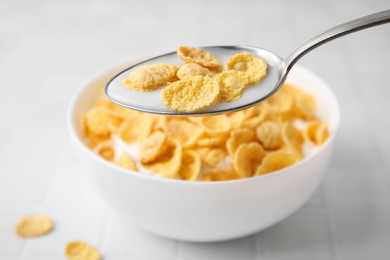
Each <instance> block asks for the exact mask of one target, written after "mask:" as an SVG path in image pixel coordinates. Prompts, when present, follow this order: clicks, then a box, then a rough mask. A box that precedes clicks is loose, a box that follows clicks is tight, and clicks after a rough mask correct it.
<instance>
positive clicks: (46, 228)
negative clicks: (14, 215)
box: [15, 216, 53, 237]
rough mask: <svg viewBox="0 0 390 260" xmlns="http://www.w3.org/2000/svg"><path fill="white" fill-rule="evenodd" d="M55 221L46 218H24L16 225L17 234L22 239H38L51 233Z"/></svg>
mask: <svg viewBox="0 0 390 260" xmlns="http://www.w3.org/2000/svg"><path fill="white" fill-rule="evenodd" d="M52 229H53V221H52V220H51V218H49V217H46V216H23V217H21V218H20V219H19V222H18V223H17V225H16V228H15V231H16V234H18V236H20V237H37V236H42V235H45V234H47V233H49V232H50V231H51V230H52Z"/></svg>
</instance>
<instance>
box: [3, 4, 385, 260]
mask: <svg viewBox="0 0 390 260" xmlns="http://www.w3.org/2000/svg"><path fill="white" fill-rule="evenodd" d="M389 8H390V2H389V1H388V0H374V1H372V0H345V1H340V0H328V1H325V0H321V1H310V0H297V1H288V0H283V1H279V0H278V1H275V0H272V1H255V0H241V1H238V0H237V1H233V0H225V1H222V0H218V1H211V0H196V1H179V0H176V1H175V0H172V1H157V0H154V1H152V0H145V1H125V0H121V1H120V0H115V1H108V0H107V1H103V0H101V1H92V0H91V1H75V0H74V1H65V0H64V1H59V0H57V1H52V0H46V1H45V0H39V1H27V0H25V1H19V0H16V1H13V0H0V259H7V260H8V259H63V248H64V246H65V244H66V243H67V242H68V241H70V240H86V241H88V242H89V243H91V244H93V245H94V246H95V247H97V248H98V249H99V251H101V253H102V255H103V256H104V258H105V259H159V260H160V259H180V260H181V259H213V260H214V259H258V260H260V259H261V260H263V259H264V260H268V259H278V260H279V259H280V260H281V259H339V260H344V259H345V260H346V259H354V260H357V259H361V260H363V259H378V260H379V259H389V258H390V247H389V243H390V120H389V116H388V111H390V103H389V101H388V99H389V98H390V85H389V79H388V76H389V72H390V69H389V68H390V24H387V25H383V26H380V27H375V28H371V29H368V30H365V31H361V32H358V33H355V34H353V35H349V36H347V37H345V38H341V39H339V40H336V41H334V42H331V43H329V44H327V45H324V46H322V47H320V48H319V49H316V50H314V51H313V52H311V53H310V54H308V55H307V56H305V57H304V58H303V59H302V60H301V61H300V62H299V64H301V65H304V66H306V67H308V68H309V69H311V70H312V71H314V72H315V73H317V74H318V75H320V76H321V77H323V78H324V79H325V81H327V82H328V83H329V84H330V86H331V87H332V89H333V90H334V92H335V93H336V95H337V97H338V99H339V101H340V103H341V112H342V125H341V129H340V132H339V135H338V142H337V145H336V150H335V156H334V158H333V161H332V163H331V167H330V169H329V171H328V174H327V177H326V179H325V180H324V182H323V185H322V186H321V187H320V189H319V190H318V192H317V193H316V194H315V196H313V198H312V199H311V200H310V202H309V203H307V204H306V205H305V206H304V207H303V208H302V209H301V210H299V211H298V212H297V213H296V214H294V215H293V216H291V217H290V218H288V219H287V220H285V221H283V222H281V223H280V224H277V225H276V226H274V227H272V228H270V229H268V230H266V231H264V232H261V233H259V234H256V235H254V236H251V237H247V238H244V239H239V240H234V241H229V242H222V243H210V244H195V243H185V242H179V241H172V240H167V239H164V238H160V237H155V236H154V235H151V234H149V233H146V232H144V231H141V230H139V229H137V228H136V227H134V226H131V225H129V224H126V223H123V222H121V221H120V220H119V219H117V217H116V216H114V215H112V214H111V213H110V212H109V211H108V210H107V209H106V207H105V206H104V205H102V204H101V202H100V201H99V200H97V199H96V198H95V196H94V194H93V193H92V192H91V191H90V190H89V186H88V183H86V182H85V180H84V179H83V172H82V170H81V168H80V167H79V165H78V162H77V158H75V155H74V154H73V150H72V147H71V144H70V141H69V138H68V136H67V133H66V126H65V114H66V107H67V103H68V101H69V99H70V97H71V95H72V94H73V93H74V92H75V90H76V89H78V88H79V87H80V86H81V85H82V84H83V83H85V82H87V81H88V79H90V78H91V77H92V76H94V75H96V74H97V73H99V72H102V71H104V70H106V69H108V68H110V67H112V66H115V65H118V64H122V63H125V62H128V61H132V60H135V59H140V58H142V57H148V56H151V55H153V54H158V53H163V52H168V51H172V50H175V49H176V48H177V46H179V45H190V46H203V45H219V44H243V45H253V46H259V47H263V48H266V49H269V50H272V51H274V52H275V53H277V54H279V55H280V56H282V57H285V56H286V55H288V54H289V53H290V52H291V51H293V50H294V49H295V48H296V47H298V46H299V45H300V44H301V43H303V42H304V41H306V40H308V39H309V38H311V37H313V36H315V35H316V34H318V33H320V32H322V31H323V30H326V29H328V28H329V27H332V26H334V25H337V24H339V23H341V22H344V21H347V20H350V19H353V18H357V17H360V16H364V15H367V14H370V13H373V12H378V11H381V10H384V9H389ZM29 213H43V214H48V215H50V216H52V217H53V218H54V220H55V222H56V228H55V231H54V232H53V233H51V234H50V235H48V236H44V237H41V238H36V239H28V240H26V239H20V238H18V237H17V236H16V235H15V234H14V231H13V229H14V225H15V223H16V221H17V219H18V217H19V216H20V215H21V214H29Z"/></svg>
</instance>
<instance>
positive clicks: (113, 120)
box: [83, 107, 122, 136]
mask: <svg viewBox="0 0 390 260" xmlns="http://www.w3.org/2000/svg"><path fill="white" fill-rule="evenodd" d="M121 122H122V118H119V117H118V116H116V115H115V114H114V113H112V111H110V110H109V109H107V108H105V107H94V108H92V109H91V110H89V111H88V112H87V113H86V114H85V116H84V118H83V125H84V130H83V131H84V134H86V135H88V134H89V133H91V134H93V135H97V136H107V135H109V134H110V133H111V132H112V131H113V130H114V129H117V128H118V127H119V125H120V124H121Z"/></svg>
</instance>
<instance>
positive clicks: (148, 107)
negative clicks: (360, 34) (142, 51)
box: [105, 9, 390, 116]
mask: <svg viewBox="0 0 390 260" xmlns="http://www.w3.org/2000/svg"><path fill="white" fill-rule="evenodd" d="M388 22H390V9H389V10H386V11H382V12H379V13H374V14H371V15H368V16H364V17H361V18H358V19H355V20H352V21H349V22H346V23H343V24H341V25H338V26H336V27H333V28H331V29H329V30H327V31H325V32H323V33H322V34H320V35H318V36H316V37H314V38H312V39H311V40H309V41H307V42H306V43H304V44H303V45H302V46H300V47H299V48H297V49H296V50H295V51H294V52H293V53H291V54H290V55H289V56H288V57H287V58H285V59H282V58H280V57H279V56H278V55H276V54H274V53H273V52H270V51H267V50H264V49H260V48H256V47H249V46H207V47H200V48H201V49H203V50H205V51H208V52H210V53H212V54H213V55H214V56H216V57H217V58H218V59H219V60H220V61H221V62H222V64H224V63H225V62H226V61H227V59H228V58H229V57H230V56H232V55H234V54H236V53H239V52H249V53H252V54H254V55H256V56H258V57H260V58H262V59H263V60H264V61H265V62H266V63H267V64H268V74H267V76H266V78H265V79H264V80H263V81H262V82H260V83H259V84H258V85H255V86H251V87H248V88H246V89H245V90H244V93H243V95H242V97H241V98H240V99H239V100H237V101H235V102H230V103H221V104H218V105H216V106H214V107H212V108H210V109H208V110H206V111H201V112H192V113H184V112H177V111H173V110H171V109H169V108H168V107H166V106H165V105H164V104H163V103H162V101H161V99H160V89H158V90H156V91H152V92H138V91H132V90H129V89H127V88H126V87H125V86H124V84H123V80H124V79H125V78H127V77H128V75H129V73H130V72H131V71H132V70H133V69H135V68H138V67H140V66H144V65H149V64H155V63H170V64H174V65H180V64H183V61H181V60H180V59H179V58H178V57H177V54H176V51H174V52H170V53H167V54H163V55H160V56H157V57H153V58H151V59H148V60H145V61H142V62H140V63H137V64H135V65H133V66H131V67H129V68H127V69H125V70H123V71H122V72H120V73H119V74H117V75H116V76H115V77H114V78H112V79H111V80H110V81H109V82H108V83H107V84H106V87H105V92H106V95H107V97H108V98H109V99H110V100H111V101H113V102H114V103H117V104H119V105H121V106H123V107H126V108H130V109H134V110H138V111H142V112H147V113H153V114H161V115H174V116H199V115H213V114H221V113H226V112H233V111H237V110H241V109H245V108H248V107H251V106H253V105H255V104H257V103H259V102H261V101H263V100H265V99H267V98H269V97H271V96H272V95H273V94H275V93H276V92H277V91H278V90H279V89H280V87H281V86H282V85H283V83H284V81H285V80H286V78H287V75H288V73H289V72H290V70H291V68H292V67H293V66H294V64H295V63H296V62H297V61H298V60H299V59H300V58H301V57H302V56H303V55H305V54H306V53H308V52H309V51H311V50H313V49H315V48H317V47H318V46H320V45H322V44H324V43H326V42H329V41H331V40H334V39H336V38H339V37H341V36H344V35H346V34H349V33H352V32H356V31H359V30H363V29H366V28H369V27H373V26H377V25H380V24H384V23H388Z"/></svg>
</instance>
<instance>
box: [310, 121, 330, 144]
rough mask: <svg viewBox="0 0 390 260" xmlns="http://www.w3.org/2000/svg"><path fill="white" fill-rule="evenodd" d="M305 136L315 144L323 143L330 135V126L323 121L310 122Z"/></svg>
mask: <svg viewBox="0 0 390 260" xmlns="http://www.w3.org/2000/svg"><path fill="white" fill-rule="evenodd" d="M305 137H306V139H307V140H309V141H311V142H313V143H314V144H316V145H321V144H323V143H324V142H325V141H326V140H327V139H328V137H329V130H328V127H327V125H326V124H325V123H323V122H321V121H313V122H310V123H309V124H308V125H307V127H306V130H305Z"/></svg>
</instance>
